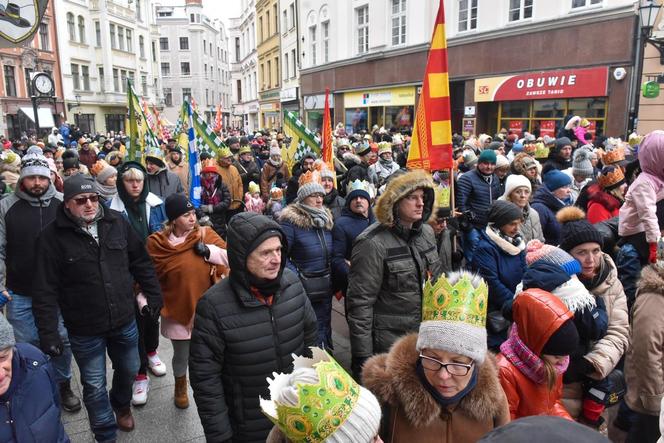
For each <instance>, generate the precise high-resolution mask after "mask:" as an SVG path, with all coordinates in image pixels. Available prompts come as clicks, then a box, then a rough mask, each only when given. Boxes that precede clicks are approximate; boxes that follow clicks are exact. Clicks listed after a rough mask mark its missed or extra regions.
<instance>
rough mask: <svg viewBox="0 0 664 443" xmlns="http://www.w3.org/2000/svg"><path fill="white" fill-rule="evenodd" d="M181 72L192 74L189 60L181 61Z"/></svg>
mask: <svg viewBox="0 0 664 443" xmlns="http://www.w3.org/2000/svg"><path fill="white" fill-rule="evenodd" d="M180 74H182V75H191V70H190V68H189V62H180Z"/></svg>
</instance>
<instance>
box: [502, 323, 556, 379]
mask: <svg viewBox="0 0 664 443" xmlns="http://www.w3.org/2000/svg"><path fill="white" fill-rule="evenodd" d="M500 352H501V353H502V354H503V355H504V356H505V358H506V359H507V360H508V361H509V362H510V363H512V364H513V365H514V367H516V368H517V369H518V370H519V372H521V373H522V374H523V375H525V376H526V377H528V378H529V379H530V380H531V381H533V382H534V383H537V384H542V383H545V382H546V369H545V367H544V360H542V359H541V358H540V357H539V356H538V355H536V354H535V353H534V352H533V351H531V350H530V348H529V347H528V346H527V345H526V344H525V343H524V342H523V341H522V340H521V337H519V331H518V328H517V325H516V323H512V327H511V328H510V332H509V337H508V338H507V341H505V342H503V344H502V345H500ZM567 366H569V356H567V357H565V360H564V361H563V362H562V363H558V364H556V365H555V366H554V369H555V370H556V374H558V375H562V374H563V373H564V372H565V371H566V370H567Z"/></svg>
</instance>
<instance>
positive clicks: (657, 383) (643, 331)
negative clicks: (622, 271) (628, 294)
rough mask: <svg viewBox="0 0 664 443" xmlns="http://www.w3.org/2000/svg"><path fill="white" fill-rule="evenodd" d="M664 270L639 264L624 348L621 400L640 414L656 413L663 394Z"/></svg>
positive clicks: (655, 266) (658, 266)
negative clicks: (627, 345) (627, 343)
mask: <svg viewBox="0 0 664 443" xmlns="http://www.w3.org/2000/svg"><path fill="white" fill-rule="evenodd" d="M662 319H664V271H662V270H661V267H660V265H650V266H647V267H645V268H643V272H642V273H641V280H640V281H639V291H638V292H637V295H636V301H635V302H634V306H633V307H632V319H631V325H632V331H631V334H630V338H631V343H632V346H631V347H630V348H629V351H627V359H626V361H625V378H626V382H627V395H626V396H625V401H627V405H628V406H629V407H630V408H631V409H632V410H634V411H636V412H639V413H641V414H648V415H659V414H660V405H661V401H662V398H664V328H663V327H662V326H663V321H662Z"/></svg>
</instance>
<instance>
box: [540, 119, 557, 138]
mask: <svg viewBox="0 0 664 443" xmlns="http://www.w3.org/2000/svg"><path fill="white" fill-rule="evenodd" d="M545 135H548V136H549V137H555V136H556V122H555V121H554V120H542V121H541V122H540V136H541V137H544V136H545Z"/></svg>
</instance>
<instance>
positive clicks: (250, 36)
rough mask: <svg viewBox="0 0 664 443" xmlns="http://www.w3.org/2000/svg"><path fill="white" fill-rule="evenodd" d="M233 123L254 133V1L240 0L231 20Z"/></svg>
mask: <svg viewBox="0 0 664 443" xmlns="http://www.w3.org/2000/svg"><path fill="white" fill-rule="evenodd" d="M229 32H230V58H231V83H232V87H231V89H232V101H233V108H232V110H233V112H232V115H233V116H232V126H233V127H234V128H236V129H243V130H245V131H247V132H253V131H256V130H257V129H259V123H258V112H259V107H260V105H259V102H258V52H257V50H256V3H255V0H242V14H241V15H240V17H236V18H232V19H231V21H230V29H229Z"/></svg>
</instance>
